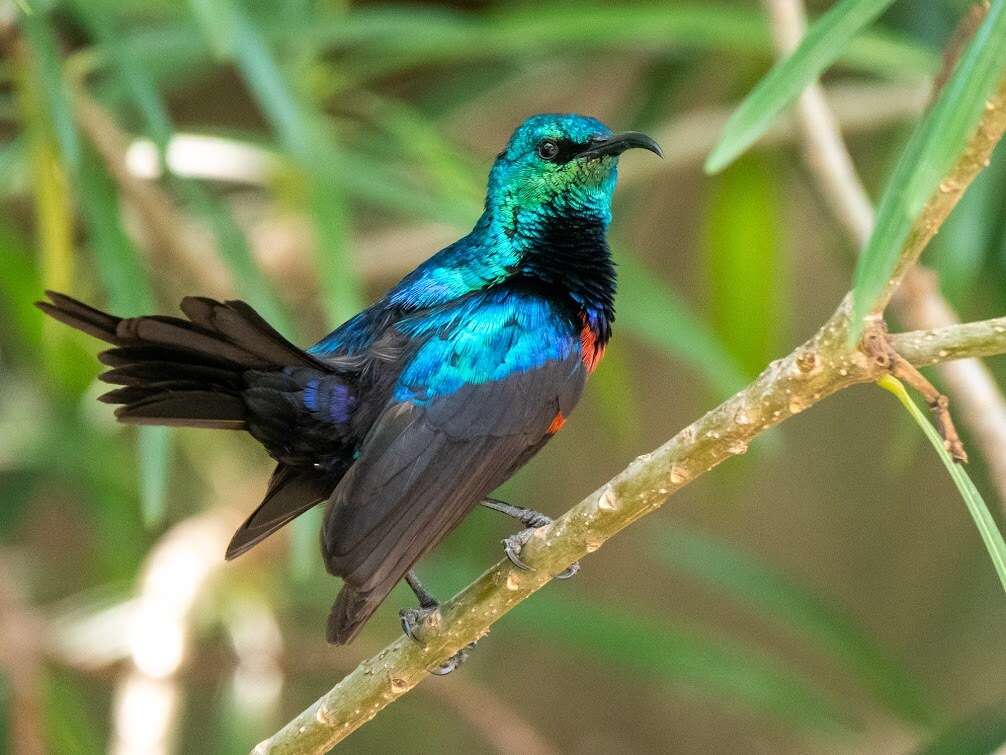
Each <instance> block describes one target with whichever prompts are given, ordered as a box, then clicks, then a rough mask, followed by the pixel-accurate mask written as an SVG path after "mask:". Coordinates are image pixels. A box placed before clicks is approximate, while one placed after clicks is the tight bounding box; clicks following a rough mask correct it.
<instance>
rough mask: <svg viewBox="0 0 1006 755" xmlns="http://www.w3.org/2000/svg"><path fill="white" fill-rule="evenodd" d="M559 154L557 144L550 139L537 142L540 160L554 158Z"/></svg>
mask: <svg viewBox="0 0 1006 755" xmlns="http://www.w3.org/2000/svg"><path fill="white" fill-rule="evenodd" d="M558 154H559V145H558V144H556V143H555V141H554V140H552V139H543V140H542V141H540V142H538V157H540V158H541V159H542V160H554V159H555V158H556V155H558Z"/></svg>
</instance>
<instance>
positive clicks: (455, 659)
mask: <svg viewBox="0 0 1006 755" xmlns="http://www.w3.org/2000/svg"><path fill="white" fill-rule="evenodd" d="M473 647H475V643H474V642H469V643H468V644H467V645H465V646H464V647H463V648H461V649H460V650H459V651H458V652H456V653H455V654H454V655H452V656H451V657H450V658H448V659H447V660H446V661H444V662H443V663H441V664H440V665H439V666H437V667H436V668H432V669H430V673H431V674H433V675H434V676H447V675H448V674H449V673H451V672H452V671H455V670H457V669H458V667H459V666H461V664H462V663H464V662H465V661H467V660H468V651H469V650H471V649H472V648H473Z"/></svg>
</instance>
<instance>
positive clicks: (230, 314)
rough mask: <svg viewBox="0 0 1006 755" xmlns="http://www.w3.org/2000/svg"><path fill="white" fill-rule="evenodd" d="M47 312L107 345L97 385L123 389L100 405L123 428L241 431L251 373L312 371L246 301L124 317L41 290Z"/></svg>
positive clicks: (191, 301)
mask: <svg viewBox="0 0 1006 755" xmlns="http://www.w3.org/2000/svg"><path fill="white" fill-rule="evenodd" d="M46 296H48V298H49V301H42V302H38V303H37V306H38V307H39V309H41V310H42V311H43V312H45V313H46V314H48V315H50V316H51V317H54V318H55V319H57V320H59V321H61V322H64V323H66V324H67V325H70V326H71V327H74V328H76V329H77V330H81V331H83V332H85V333H88V334H90V335H92V336H95V337H96V338H100V339H101V340H103V341H106V342H107V343H110V344H111V345H112V346H113V348H111V349H109V350H107V351H104V352H102V353H101V355H100V356H99V359H100V360H101V361H102V363H103V364H105V365H107V366H108V367H110V368H111V369H109V370H107V371H106V372H104V373H102V375H101V379H102V380H104V381H105V382H107V383H112V384H113V385H119V386H122V387H120V388H116V389H115V390H112V391H110V392H108V393H106V394H104V395H103V396H101V400H102V401H105V402H106V403H111V404H121V406H119V407H118V409H116V411H115V415H116V417H117V418H118V419H119V421H120V422H128V423H133V424H143V425H185V426H190V427H211V428H226V429H244V428H245V421H246V419H247V408H246V406H245V402H244V401H243V400H242V398H241V392H242V390H243V389H244V387H245V383H244V375H245V373H247V372H248V371H249V370H266V371H268V370H275V369H278V368H280V367H282V366H287V365H289V366H317V362H316V361H315V360H314V358H313V357H311V356H310V355H308V354H306V353H305V352H303V351H301V350H300V349H298V348H297V347H296V346H294V345H293V344H291V343H290V342H289V341H287V340H286V339H285V338H283V336H281V335H280V334H279V333H278V332H276V330H274V329H273V328H272V326H270V325H269V324H268V323H267V322H266V321H265V320H263V319H262V318H261V317H260V316H259V315H258V313H256V312H255V310H253V309H252V308H251V307H249V306H248V305H247V304H245V303H244V302H240V301H230V302H225V303H221V302H217V301H214V300H212V299H206V298H202V297H187V298H186V299H184V300H183V301H182V305H181V307H182V311H183V312H184V313H185V315H186V317H187V318H188V319H182V318H178V317H163V316H148V317H131V318H122V317H116V316H114V315H110V314H108V313H106V312H102V311H100V310H98V309H95V308H93V307H90V306H88V305H87V304H84V303H83V302H80V301H77V300H76V299H73V298H71V297H69V296H66V295H64V294H60V293H56V292H54V291H46Z"/></svg>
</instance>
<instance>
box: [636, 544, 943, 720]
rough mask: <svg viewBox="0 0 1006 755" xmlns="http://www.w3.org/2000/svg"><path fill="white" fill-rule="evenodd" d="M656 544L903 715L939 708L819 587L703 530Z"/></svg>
mask: <svg viewBox="0 0 1006 755" xmlns="http://www.w3.org/2000/svg"><path fill="white" fill-rule="evenodd" d="M655 550H656V555H657V558H658V559H660V560H662V561H664V562H665V563H666V564H668V565H669V566H671V567H672V568H673V569H675V570H676V571H678V572H683V573H685V574H687V575H689V576H691V577H694V578H697V579H699V580H701V581H703V582H705V583H707V584H709V585H711V586H713V587H716V588H718V589H719V590H721V591H722V592H724V593H725V594H726V595H728V596H729V597H730V598H732V599H734V600H737V601H740V602H742V603H744V604H746V605H748V606H749V607H750V608H751V609H753V610H754V611H755V612H756V613H757V615H758V617H759V618H771V619H774V620H776V621H777V622H779V623H780V624H781V625H782V626H784V627H785V628H786V629H787V630H788V631H790V632H792V633H794V634H796V635H800V636H803V637H805V638H806V639H807V640H808V641H809V642H811V643H813V644H814V645H815V646H816V647H818V648H820V649H821V650H822V651H823V652H826V653H828V654H830V655H831V656H833V657H834V658H835V659H836V660H838V661H839V662H841V663H842V664H843V666H844V667H845V668H847V669H848V670H849V672H850V673H852V674H854V675H855V676H856V677H857V678H858V679H859V681H860V683H861V684H862V685H863V686H864V687H865V688H866V689H868V690H869V691H870V692H871V693H872V694H873V696H874V697H875V698H876V700H877V701H878V702H880V703H881V704H882V705H883V706H884V707H885V708H886V709H887V710H888V711H889V712H890V713H892V714H893V715H894V716H897V717H898V718H899V719H901V720H902V721H905V722H907V723H909V724H913V725H917V726H926V727H928V726H930V725H932V724H933V723H934V720H935V712H934V711H933V709H932V707H931V706H930V705H929V704H928V703H927V702H926V696H925V694H924V692H923V690H922V688H921V687H920V686H919V684H918V683H917V682H916V681H915V680H913V679H912V677H911V675H910V674H909V673H908V672H907V671H906V670H905V669H904V668H903V667H901V666H900V665H899V664H897V663H896V662H895V661H893V660H892V659H891V658H890V657H889V656H888V654H887V653H886V652H885V651H884V650H883V649H882V648H880V647H879V646H878V645H877V644H876V643H875V642H874V641H873V640H872V639H871V637H870V636H869V634H867V632H866V631H865V630H864V629H862V628H861V627H859V626H857V625H856V624H855V623H854V622H853V620H852V619H851V618H849V617H848V616H846V615H845V614H844V612H842V611H840V610H838V609H836V608H835V607H833V606H832V605H830V604H829V602H828V601H827V600H826V599H824V598H822V597H821V596H820V595H819V594H818V593H817V592H815V591H812V590H809V589H807V588H805V587H803V586H801V585H798V584H795V583H793V582H792V581H790V580H789V579H788V578H787V577H785V576H784V575H782V574H780V573H778V572H776V571H775V570H773V569H771V568H769V567H768V566H766V565H764V564H762V563H759V562H758V561H757V560H755V559H754V558H753V557H751V556H749V555H747V554H745V553H743V552H741V551H740V550H739V549H737V548H735V547H732V546H730V545H728V544H727V543H723V542H720V541H717V540H715V539H714V538H712V537H709V536H706V535H703V534H701V533H698V532H688V531H682V530H673V529H672V530H671V531H670V532H669V533H666V534H663V535H661V536H660V537H659V540H658V541H657V543H656V546H655Z"/></svg>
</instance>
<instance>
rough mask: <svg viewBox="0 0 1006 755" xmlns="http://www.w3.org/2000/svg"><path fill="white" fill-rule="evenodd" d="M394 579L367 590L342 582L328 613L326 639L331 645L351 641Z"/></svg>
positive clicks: (382, 600)
mask: <svg viewBox="0 0 1006 755" xmlns="http://www.w3.org/2000/svg"><path fill="white" fill-rule="evenodd" d="M396 581H397V580H395V581H392V582H391V583H390V584H381V585H378V586H377V587H376V588H373V589H368V590H361V589H358V588H356V587H354V586H353V585H351V584H349V583H348V582H347V583H344V584H343V586H342V590H340V591H339V594H338V596H337V597H336V599H335V603H333V604H332V610H331V612H330V613H329V614H328V641H329V642H330V643H332V644H333V645H347V644H349V643H350V642H352V641H353V638H354V637H356V635H357V634H359V632H360V630H361V629H363V625H364V624H366V623H367V619H369V618H370V617H371V615H372V614H373V613H374V611H376V610H377V607H378V606H380V605H381V603H383V602H384V599H385V598H386V597H388V593H389V592H391V590H392V588H393V587H394V586H395V582H396ZM385 582H387V580H385Z"/></svg>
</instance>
